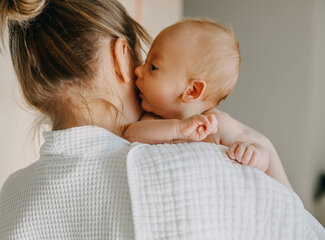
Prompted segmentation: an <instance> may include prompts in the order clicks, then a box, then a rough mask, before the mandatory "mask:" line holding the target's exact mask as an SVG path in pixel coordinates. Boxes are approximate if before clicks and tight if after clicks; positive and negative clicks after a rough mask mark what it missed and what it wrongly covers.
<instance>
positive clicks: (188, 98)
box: [182, 79, 206, 103]
mask: <svg viewBox="0 0 325 240" xmlns="http://www.w3.org/2000/svg"><path fill="white" fill-rule="evenodd" d="M205 88H206V82H205V81H204V80H200V79H193V80H191V81H190V83H189V85H188V87H187V88H186V89H185V91H184V92H183V95H182V100H183V102H184V103H190V102H194V101H197V100H199V99H200V97H201V96H202V95H203V93H204V91H205Z"/></svg>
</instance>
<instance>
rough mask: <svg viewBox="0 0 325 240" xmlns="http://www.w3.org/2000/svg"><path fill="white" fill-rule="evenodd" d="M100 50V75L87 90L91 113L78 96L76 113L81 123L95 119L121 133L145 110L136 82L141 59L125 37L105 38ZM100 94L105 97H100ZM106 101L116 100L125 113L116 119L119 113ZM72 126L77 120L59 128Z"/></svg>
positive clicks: (114, 101) (99, 123)
mask: <svg viewBox="0 0 325 240" xmlns="http://www.w3.org/2000/svg"><path fill="white" fill-rule="evenodd" d="M98 52H99V54H100V55H99V58H100V60H99V61H98V62H99V64H100V65H99V66H98V73H97V77H96V79H93V81H92V83H93V84H92V86H90V87H89V89H87V92H85V93H84V94H83V95H84V97H85V98H86V99H87V104H88V106H89V109H90V111H91V115H90V114H89V112H88V110H86V109H85V107H84V105H83V103H82V101H81V100H80V99H78V98H75V99H73V101H74V115H75V118H76V119H78V125H79V126H82V125H89V122H92V124H93V125H95V126H98V127H102V128H105V129H107V130H109V131H111V132H113V133H115V134H117V135H119V130H120V129H121V128H125V127H127V126H129V125H130V124H131V123H133V122H136V121H137V120H138V119H139V118H140V116H141V115H142V113H143V110H142V108H141V105H140V103H139V98H138V95H137V93H136V89H135V86H134V81H135V74H134V70H135V67H136V66H137V62H136V61H135V60H134V59H133V58H132V57H131V54H130V52H129V50H128V47H127V43H126V42H125V41H124V40H123V39H121V38H118V39H117V40H112V39H107V40H105V41H103V42H102V44H101V47H100V49H99V51H98ZM98 98H100V99H102V100H103V101H98V100H96V99H98ZM105 101H106V102H110V103H112V104H114V105H115V106H116V107H117V110H118V111H119V112H120V113H122V116H123V117H122V118H121V119H120V120H119V121H116V115H115V113H114V112H113V111H111V110H110V109H109V108H108V107H107V103H105ZM71 127H75V123H71V122H69V121H66V122H64V123H62V126H60V128H59V129H66V128H71Z"/></svg>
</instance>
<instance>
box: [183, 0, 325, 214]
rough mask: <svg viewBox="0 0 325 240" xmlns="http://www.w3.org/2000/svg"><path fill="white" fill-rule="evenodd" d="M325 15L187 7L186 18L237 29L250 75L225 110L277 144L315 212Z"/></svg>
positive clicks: (241, 6)
mask: <svg viewBox="0 0 325 240" xmlns="http://www.w3.org/2000/svg"><path fill="white" fill-rule="evenodd" d="M324 10H325V9H324V3H323V1H322V0H310V1H306V0H286V1H283V0H272V1H260V0H245V1H242V0H227V1H214V0H204V1H197V0H184V14H185V16H196V17H199V16H201V17H202V16H204V17H210V18H212V19H214V20H216V21H219V22H221V23H223V24H232V25H233V27H234V30H235V33H236V35H237V37H238V39H239V42H240V49H241V54H242V68H241V73H240V77H239V81H238V84H237V86H236V88H235V90H234V92H233V93H232V94H231V95H230V96H229V98H228V99H227V100H226V101H225V102H224V103H223V104H222V105H221V108H222V109H223V110H225V111H227V112H229V113H230V114H231V115H232V116H234V117H235V118H237V119H238V120H241V121H242V122H244V123H246V124H247V125H249V126H251V127H253V128H254V129H257V130H259V131H260V132H262V133H264V134H265V135H266V136H267V137H269V138H270V139H271V141H272V142H273V144H274V145H275V147H276V149H277V150H278V152H279V155H280V157H281V160H282V162H283V165H284V167H285V170H286V172H287V174H288V177H289V180H290V182H291V183H292V185H293V188H294V189H295V191H296V192H297V193H298V195H299V196H300V197H301V198H302V200H303V202H304V204H305V207H306V208H307V209H309V210H312V193H313V188H314V181H315V176H316V174H319V172H320V170H321V169H323V170H324V169H325V166H324V165H325V161H324V159H325V157H324V155H323V152H322V148H324V143H325V141H324V140H325V127H324V120H325V118H324V116H325V114H324V103H325V99H324V95H322V94H323V91H324V90H325V86H324V80H323V79H324V77H325V72H324V69H325V68H324V64H325V61H324V60H325V59H324V56H325V51H324V50H325V49H324V42H325V41H324V40H325V33H324V20H325V19H324Z"/></svg>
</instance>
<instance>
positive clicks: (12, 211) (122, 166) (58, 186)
mask: <svg viewBox="0 0 325 240" xmlns="http://www.w3.org/2000/svg"><path fill="white" fill-rule="evenodd" d="M43 136H44V139H45V143H44V144H43V145H42V147H41V150H40V159H39V160H38V161H37V162H35V163H34V164H32V165H30V166H29V167H27V168H25V169H21V170H19V171H17V172H16V173H14V174H12V175H11V176H10V177H9V178H8V180H7V181H6V182H5V184H4V185H3V187H2V189H1V194H0V240H13V239H22V240H45V239H53V240H54V239H55V240H63V239H64V240H68V239H69V240H82V239H85V240H86V239H87V240H95V239H96V240H104V239H105V240H113V239H114V240H126V239H135V238H136V239H138V240H146V239H148V240H149V239H150V240H155V239H157V240H158V239H159V240H160V239H175V240H176V239H181V240H190V239H193V240H194V239H205V240H207V239H223V240H225V239H231V240H235V239H240V240H243V239H245V240H246V239H249V240H253V239H258V238H256V236H263V237H262V238H259V239H263V240H266V239H272V240H273V239H283V240H288V239H294V240H300V239H308V240H309V239H317V238H316V235H317V232H314V231H313V230H312V227H311V226H312V223H311V224H310V226H309V222H308V221H309V220H308V219H311V221H314V223H315V226H316V225H317V226H316V229H318V230H319V232H318V234H319V236H324V235H322V234H323V230H322V228H321V227H320V225H319V224H318V223H317V222H316V221H315V220H314V219H312V217H311V218H306V219H307V220H306V219H305V217H304V216H305V210H304V209H303V206H302V203H301V201H300V199H299V197H298V196H296V195H295V194H294V193H293V192H291V191H290V190H289V189H287V188H285V187H284V186H282V185H281V184H279V183H277V182H276V181H275V180H274V179H272V178H270V177H268V176H266V175H265V174H264V173H261V172H259V171H258V170H256V169H253V168H250V167H244V166H241V165H239V164H235V163H233V162H232V161H230V160H229V159H228V158H227V157H226V156H225V154H224V148H223V147H221V146H215V145H213V144H207V143H191V144H178V145H175V144H174V145H169V144H167V145H152V146H150V145H146V144H139V143H134V144H131V143H130V142H128V141H126V140H124V139H122V138H120V137H118V136H116V135H114V134H112V133H111V132H109V131H107V130H105V129H102V128H99V127H95V126H84V127H78V128H71V129H67V130H62V131H54V132H45V133H44V134H43ZM234 180H235V181H234ZM128 181H129V182H128ZM129 188H130V190H129ZM130 196H131V197H130ZM131 200H132V201H131ZM131 202H132V207H131ZM308 216H309V215H308ZM308 216H307V217H308ZM279 229H280V231H279ZM254 236H255V237H254ZM319 239H322V238H319Z"/></svg>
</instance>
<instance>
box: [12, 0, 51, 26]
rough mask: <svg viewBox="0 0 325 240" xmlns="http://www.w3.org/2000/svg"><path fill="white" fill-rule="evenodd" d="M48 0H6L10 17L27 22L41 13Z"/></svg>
mask: <svg viewBox="0 0 325 240" xmlns="http://www.w3.org/2000/svg"><path fill="white" fill-rule="evenodd" d="M46 1H47V0H6V2H7V16H8V18H9V19H12V20H15V21H18V22H26V21H28V20H30V19H32V18H35V17H36V16H37V15H39V14H40V13H41V12H42V11H43V9H44V7H45V4H46Z"/></svg>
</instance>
